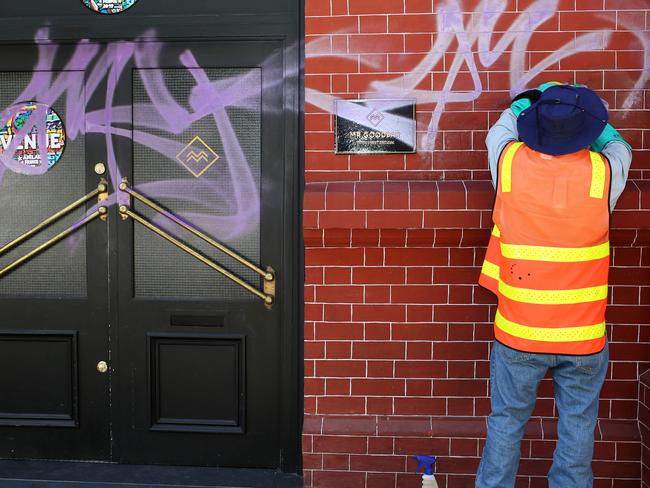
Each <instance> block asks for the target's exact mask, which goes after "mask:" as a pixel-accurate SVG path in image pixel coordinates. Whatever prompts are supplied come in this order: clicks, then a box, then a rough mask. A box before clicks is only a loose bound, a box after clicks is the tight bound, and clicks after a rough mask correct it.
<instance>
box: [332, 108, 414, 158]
mask: <svg viewBox="0 0 650 488" xmlns="http://www.w3.org/2000/svg"><path fill="white" fill-rule="evenodd" d="M334 113H335V117H336V153H337V154H386V153H414V152H415V150H416V135H415V127H416V124H415V100H410V99H409V100H379V99H368V100H336V102H335V106H334Z"/></svg>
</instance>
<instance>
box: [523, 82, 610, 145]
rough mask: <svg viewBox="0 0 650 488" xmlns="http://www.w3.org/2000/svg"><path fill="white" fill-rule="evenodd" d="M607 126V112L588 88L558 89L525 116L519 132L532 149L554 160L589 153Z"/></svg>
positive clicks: (570, 87)
mask: <svg viewBox="0 0 650 488" xmlns="http://www.w3.org/2000/svg"><path fill="white" fill-rule="evenodd" d="M606 125H607V109H606V108H605V106H604V105H603V102H602V101H601V100H600V98H599V97H598V95H596V94H595V93H594V92H593V91H592V90H590V89H589V88H587V87H585V86H573V85H556V86H552V87H550V88H547V89H546V90H544V92H543V93H542V95H541V96H540V98H539V100H537V102H535V103H534V104H532V105H531V106H530V107H528V108H527V109H526V110H524V111H523V112H521V114H520V115H519V117H518V118H517V130H518V131H519V139H521V140H522V141H523V142H524V143H525V144H526V145H527V146H528V147H530V148H531V149H533V150H535V151H538V152H541V153H544V154H550V155H553V156H561V155H563V154H570V153H573V152H576V151H579V150H580V149H586V148H588V147H589V146H591V144H592V143H593V142H594V141H595V140H596V139H597V138H598V136H599V135H600V134H601V133H602V132H603V129H604V128H605V126H606Z"/></svg>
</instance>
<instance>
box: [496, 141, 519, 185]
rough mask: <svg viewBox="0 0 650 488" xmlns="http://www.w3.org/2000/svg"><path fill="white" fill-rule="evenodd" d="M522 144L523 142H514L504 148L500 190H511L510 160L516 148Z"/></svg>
mask: <svg viewBox="0 0 650 488" xmlns="http://www.w3.org/2000/svg"><path fill="white" fill-rule="evenodd" d="M522 145H523V142H515V143H514V144H512V145H511V146H509V147H508V149H507V150H506V154H505V156H503V163H502V164H501V191H502V192H509V191H511V190H512V160H513V158H514V157H515V153H516V152H517V150H518V149H519V148H520V147H521V146H522Z"/></svg>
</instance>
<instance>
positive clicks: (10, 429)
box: [0, 45, 110, 460]
mask: <svg viewBox="0 0 650 488" xmlns="http://www.w3.org/2000/svg"><path fill="white" fill-rule="evenodd" d="M46 49H47V48H46ZM9 51H10V52H11V55H10V56H8V57H7V59H5V61H4V62H3V67H2V69H3V70H4V71H2V72H0V85H1V86H2V90H0V110H1V111H2V112H3V120H2V122H1V123H2V124H5V123H6V121H7V120H8V118H9V117H10V116H11V115H13V114H14V113H15V107H16V106H24V105H25V103H26V102H38V103H40V104H51V107H52V108H53V109H54V110H55V111H56V113H57V114H58V115H59V117H60V119H61V120H62V121H63V124H64V125H66V123H68V122H71V125H72V126H71V127H69V129H70V130H69V131H68V137H67V139H66V146H65V150H64V152H63V155H62V156H61V158H60V159H59V160H58V162H56V164H54V165H53V166H52V167H51V169H49V170H48V171H46V172H43V173H42V174H23V173H22V171H23V169H24V168H22V167H21V166H20V165H21V164H23V162H24V160H20V159H19V158H18V156H16V158H14V157H13V156H12V155H10V154H8V153H6V154H3V157H5V158H8V159H9V158H10V159H11V161H9V163H8V164H7V162H6V161H5V164H0V168H1V170H0V178H1V181H0V247H2V246H4V245H5V244H6V243H8V242H10V241H12V240H13V239H15V238H16V237H18V236H19V235H21V234H23V233H24V232H26V231H28V230H29V229H32V228H34V227H35V226H36V225H37V224H39V223H40V222H42V221H44V220H45V219H47V218H48V217H50V216H52V215H53V214H56V213H57V212H58V211H59V210H61V209H63V208H64V207H66V206H67V205H69V204H70V203H71V202H74V201H76V200H77V199H79V198H80V197H82V196H83V195H86V194H89V193H91V192H92V191H93V190H95V189H97V186H98V183H99V181H100V177H99V176H98V175H97V174H95V173H94V171H93V168H92V165H88V164H86V161H87V159H89V158H92V157H94V152H93V151H94V150H93V149H90V148H89V147H88V146H87V143H88V141H87V139H86V137H85V136H84V132H85V131H84V130H83V125H84V117H83V110H82V112H81V116H80V117H79V113H78V112H77V111H76V109H77V108H78V107H73V106H72V105H69V104H66V103H65V100H64V99H61V98H59V99H58V100H51V99H49V98H50V97H49V94H48V90H46V89H45V87H46V86H48V83H49V82H50V81H51V80H57V79H62V78H67V79H69V80H72V79H76V80H78V81H79V85H78V86H79V87H80V89H79V90H77V93H76V96H77V98H78V102H79V104H80V105H81V107H83V106H85V93H84V90H83V85H84V79H85V74H84V72H79V71H66V70H65V69H64V66H63V65H61V62H60V61H59V60H57V61H55V62H53V65H52V69H51V70H50V71H45V70H44V71H39V72H31V71H29V69H30V68H27V69H26V67H27V66H32V67H33V66H34V65H35V64H36V54H37V50H36V48H35V47H29V46H26V45H23V46H12V47H11V49H9V50H8V52H9ZM59 53H60V54H61V59H65V58H66V57H68V56H70V55H71V54H72V51H71V50H70V49H67V48H64V47H62V48H61V49H60V51H59ZM32 117H36V115H32ZM27 120H28V122H29V118H28V119H27ZM38 120H39V121H38V122H37V126H38V125H39V124H42V126H44V125H45V118H44V117H43V119H38ZM20 127H21V126H19V125H17V124H15V125H14V127H13V128H12V131H13V130H20ZM80 128H81V130H80ZM6 135H7V134H6V133H5V137H6ZM16 137H20V138H21V139H22V138H23V134H21V133H20V132H18V133H17V135H16ZM3 142H4V144H6V143H7V142H8V140H7V139H5V140H4V141H3ZM41 142H42V141H41ZM49 142H50V143H51V142H52V141H49ZM22 143H23V145H24V146H25V147H26V148H27V147H29V146H28V143H27V142H25V141H23V142H22ZM2 147H3V148H4V147H5V146H4V145H3V146H2ZM39 147H40V142H39ZM41 158H44V155H43V154H41ZM43 164H47V161H46V160H45V159H43V160H42V161H41V163H39V164H34V166H33V167H32V169H36V170H37V171H28V172H32V173H40V170H38V168H39V167H41V168H43V169H44V167H43ZM12 166H13V169H12ZM98 207H99V204H98V197H97V196H93V198H91V199H89V200H88V201H87V202H86V203H83V204H80V205H79V206H77V207H76V208H75V209H73V210H72V211H70V212H68V213H66V214H65V215H64V216H63V217H61V218H59V219H57V220H56V221H54V222H52V223H51V224H50V225H48V226H46V227H45V228H44V229H43V230H41V231H40V232H37V233H35V234H34V235H33V236H32V237H30V238H29V239H26V240H25V241H24V242H21V243H20V244H19V245H17V246H15V247H14V248H13V249H11V250H10V251H8V252H6V253H4V254H3V255H2V256H0V317H1V319H0V392H2V395H1V396H0V457H2V458H40V459H85V460H108V459H109V458H110V432H109V405H110V400H109V374H102V373H99V372H98V371H97V368H96V366H97V363H98V362H99V361H101V360H108V354H109V349H108V320H107V311H108V300H107V298H108V282H107V276H108V259H107V257H108V256H107V252H106V249H107V225H108V224H107V222H105V221H103V220H101V219H99V218H93V220H91V221H89V222H88V223H87V225H78V223H79V222H80V221H82V220H83V219H84V218H85V216H88V215H94V212H95V211H96V210H97V208H98ZM66 231H69V233H70V235H68V236H67V237H65V238H63V239H61V240H60V241H59V242H56V243H55V244H53V245H52V246H50V247H48V248H47V249H45V250H43V251H42V252H40V253H38V254H37V255H35V257H33V258H32V259H29V260H27V261H26V262H24V263H22V264H20V265H19V266H17V267H16V268H15V269H13V270H12V271H11V272H8V273H6V274H5V273H3V272H2V269H5V267H7V266H9V265H10V264H11V263H14V262H16V261H17V260H19V259H20V258H21V257H22V256H25V255H28V253H31V252H32V251H34V252H35V251H37V250H38V249H39V248H41V246H45V245H47V243H48V242H49V241H51V240H52V239H54V238H55V237H56V236H57V235H59V234H61V233H63V232H66Z"/></svg>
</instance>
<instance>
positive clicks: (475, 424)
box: [304, 0, 650, 488]
mask: <svg viewBox="0 0 650 488" xmlns="http://www.w3.org/2000/svg"><path fill="white" fill-rule="evenodd" d="M478 3H479V2H469V1H465V2H460V1H455V0H450V1H448V2H447V3H441V2H438V1H436V2H432V0H372V1H371V0H306V13H307V19H306V35H307V38H306V43H307V48H306V52H307V63H306V88H307V93H306V98H307V102H308V103H307V105H306V108H305V112H306V143H307V146H306V150H307V152H306V178H307V187H306V192H305V214H304V217H305V219H304V222H305V241H306V248H307V249H306V264H307V268H306V285H305V294H306V305H305V307H306V322H305V339H306V340H305V429H304V464H305V478H306V480H307V482H308V483H313V486H315V487H325V488H328V487H332V488H347V487H366V486H367V487H369V488H382V487H400V488H401V487H411V486H413V487H414V486H418V484H419V482H420V481H419V480H420V478H419V476H416V475H414V474H412V473H413V471H414V468H415V464H414V462H413V461H412V460H411V459H410V457H409V456H410V455H413V454H425V453H426V454H434V455H438V456H440V459H439V464H438V475H437V476H438V479H439V482H440V483H441V486H450V487H453V488H460V487H465V486H468V487H469V486H473V474H474V472H475V469H476V466H477V464H478V460H479V456H480V452H481V449H482V446H483V442H484V437H485V416H486V415H487V414H488V412H489V397H488V393H489V391H488V387H489V385H488V377H489V370H488V352H489V344H490V341H491V339H492V330H491V319H492V317H493V314H494V312H495V300H494V297H493V296H492V295H490V294H489V293H488V292H486V291H484V290H483V289H481V288H479V287H478V286H477V285H476V280H477V277H478V273H479V267H480V264H481V261H482V257H483V255H484V252H485V245H486V243H487V239H488V235H489V231H488V229H489V227H490V209H491V205H492V201H493V191H492V187H491V184H490V183H489V181H486V179H487V178H489V174H488V172H487V160H486V155H485V145H484V139H485V134H486V131H487V129H488V128H489V126H490V124H491V123H493V122H494V121H495V120H496V118H497V117H498V115H499V114H500V112H501V110H503V109H504V108H505V107H506V106H507V105H508V102H509V99H510V96H511V90H512V91H513V92H516V91H519V90H520V89H523V88H526V87H530V86H535V85H537V84H538V83H540V82H544V81H551V80H557V81H569V82H583V83H587V84H588V85H589V86H590V87H592V88H594V89H596V90H597V91H598V92H599V94H600V95H601V96H602V97H603V98H604V99H606V100H607V101H608V102H609V104H610V117H611V120H612V122H613V124H614V125H615V126H616V127H617V128H619V129H621V132H622V133H623V134H624V136H625V137H626V138H627V139H628V140H629V141H630V142H631V143H632V145H633V146H634V148H635V153H634V162H633V166H632V171H631V174H630V178H631V179H630V182H629V183H628V187H627V189H626V192H625V194H624V196H623V197H622V198H621V200H620V202H619V205H618V207H617V211H616V212H615V213H614V216H613V220H612V228H613V229H614V230H613V232H612V245H613V253H612V264H613V268H612V272H611V284H612V287H611V292H610V303H611V305H610V308H609V311H608V323H609V325H608V334H609V338H610V341H611V358H612V362H611V366H610V370H609V376H608V380H607V383H606V385H605V387H604V390H603V394H602V399H601V409H600V417H601V420H600V422H599V428H598V431H597V445H596V453H595V460H596V462H595V473H596V476H597V478H598V479H597V482H596V486H599V487H600V486H602V487H605V486H607V487H613V486H615V487H623V486H634V487H638V486H639V484H640V478H641V443H640V431H639V425H638V422H637V410H638V408H637V405H638V391H639V390H638V389H639V382H638V378H639V374H640V373H642V372H643V371H645V370H646V369H648V368H650V247H649V246H650V158H649V157H648V156H649V151H650V124H649V122H650V117H649V114H648V111H647V110H646V108H647V109H650V90H649V88H650V84H649V83H648V82H647V80H646V79H645V78H643V76H644V75H643V67H644V63H646V58H647V57H648V56H649V55H650V32H647V31H646V28H647V27H646V22H648V21H649V20H648V17H649V13H648V9H650V3H649V2H647V1H635V0H618V1H615V0H595V1H594V0H560V1H558V2H554V1H552V0H548V1H541V0H538V1H531V0H518V1H517V2H516V1H515V0H510V1H509V2H507V6H506V8H505V11H503V12H501V13H499V12H498V10H499V9H498V8H496V7H498V6H495V7H493V8H491V9H489V10H492V11H493V12H487V13H484V14H481V12H479V11H477V12H474V10H475V9H476V4H478ZM493 3H495V4H496V3H497V2H493ZM434 4H435V5H434ZM556 4H557V5H556ZM517 5H518V7H519V9H517V8H516V7H517ZM434 6H435V8H434ZM527 9H528V10H527ZM531 9H532V10H531ZM473 22H475V23H473ZM445 36H450V37H449V42H448V44H444V45H443V44H442V41H444V40H445V39H446V37H445ZM585 36H587V37H585ZM452 37H453V38H452ZM441 39H442V41H441ZM458 39H460V41H459V40H458ZM500 39H504V40H511V41H514V40H515V39H517V41H516V42H515V43H513V42H510V43H508V42H505V41H504V42H503V43H501V44H500V43H499V40H500ZM479 46H480V47H479ZM563 46H564V47H563ZM646 48H647V51H646ZM488 49H490V50H492V51H495V50H496V51H495V52H494V53H492V54H490V53H488V52H487V51H488ZM501 50H503V52H501ZM513 51H514V52H513ZM459 52H460V53H461V54H462V53H464V52H465V53H466V55H465V57H464V58H463V59H462V61H463V62H462V63H460V62H459V61H457V62H456V63H454V59H455V58H456V57H457V56H459V55H458V53H459ZM479 52H481V53H482V54H480V53H479ZM459 59H460V58H459ZM423 60H432V62H431V63H427V62H424V61H423ZM540 63H542V64H540ZM648 63H650V59H649V60H648ZM458 65H460V68H459V69H458V71H457V73H455V71H456V69H457V67H458ZM416 67H417V68H416ZM648 67H650V64H649V65H648ZM527 72H529V73H531V75H530V77H529V78H526V76H527V75H526V73H527ZM646 73H648V72H646ZM416 75H417V76H416ZM473 80H480V83H478V81H473ZM452 82H453V83H452ZM445 83H447V87H446V88H445ZM387 96H391V97H393V96H394V97H401V96H404V97H417V98H418V99H419V103H418V114H417V119H418V139H419V147H418V152H417V154H413V155H406V156H403V155H397V156H387V155H381V156H345V155H335V154H334V153H333V147H334V137H333V133H332V129H333V120H332V116H331V114H330V113H329V112H330V111H331V107H332V103H333V100H334V99H336V98H357V97H366V98H371V97H376V98H382V97H383V98H386V97H387ZM441 99H444V100H446V101H447V102H446V103H444V105H443V103H442V102H440V100H441ZM554 415H555V410H554V405H553V400H552V385H551V383H550V381H548V380H545V381H544V382H543V384H542V386H541V388H540V399H539V401H538V405H537V409H536V411H535V415H534V418H533V419H532V420H531V423H530V425H529V428H528V430H527V433H526V437H525V441H524V443H523V446H522V449H523V456H522V464H521V470H520V473H521V477H520V480H519V484H518V486H521V487H523V486H526V487H529V486H530V487H536V486H545V484H544V483H545V474H546V470H547V469H548V466H549V463H550V458H551V455H552V450H553V439H554V436H555V430H554Z"/></svg>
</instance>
